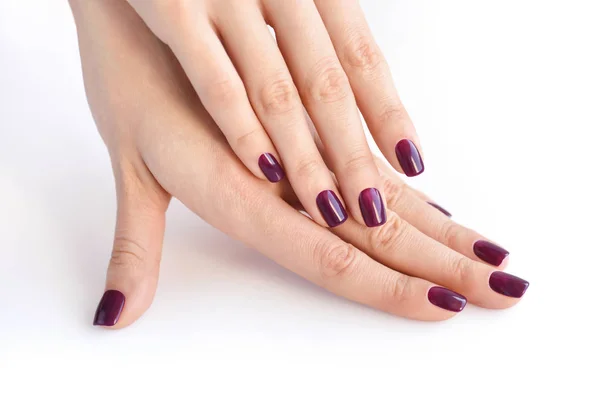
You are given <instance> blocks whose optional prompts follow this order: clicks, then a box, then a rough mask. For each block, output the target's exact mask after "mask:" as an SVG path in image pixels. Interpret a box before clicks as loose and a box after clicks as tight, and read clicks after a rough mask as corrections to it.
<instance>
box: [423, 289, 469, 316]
mask: <svg viewBox="0 0 600 400" xmlns="http://www.w3.org/2000/svg"><path fill="white" fill-rule="evenodd" d="M427 298H428V299H429V302H430V303H431V304H433V305H434V306H438V307H440V308H443V309H444V310H448V311H452V312H461V311H462V310H463V308H465V306H466V305H467V299H466V298H465V297H464V296H461V295H460V294H458V293H456V292H453V291H452V290H450V289H446V288H444V287H440V286H434V287H432V288H431V289H429V292H428V293H427Z"/></svg>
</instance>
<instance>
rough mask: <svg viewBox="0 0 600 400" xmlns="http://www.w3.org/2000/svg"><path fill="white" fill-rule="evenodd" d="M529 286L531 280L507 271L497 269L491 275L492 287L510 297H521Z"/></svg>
mask: <svg viewBox="0 0 600 400" xmlns="http://www.w3.org/2000/svg"><path fill="white" fill-rule="evenodd" d="M528 287H529V282H527V281H526V280H524V279H521V278H518V277H516V276H514V275H510V274H507V273H506V272H502V271H496V272H493V273H492V275H490V288H492V290H493V291H494V292H496V293H500V294H503V295H505V296H508V297H516V298H521V297H522V296H523V295H524V294H525V292H526V291H527V288H528Z"/></svg>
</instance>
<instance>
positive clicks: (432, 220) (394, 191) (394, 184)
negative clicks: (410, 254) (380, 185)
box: [380, 167, 509, 269]
mask: <svg viewBox="0 0 600 400" xmlns="http://www.w3.org/2000/svg"><path fill="white" fill-rule="evenodd" d="M380 171H381V173H382V174H383V176H384V190H385V193H386V196H387V198H388V206H389V208H390V209H391V210H394V211H395V212H396V213H397V214H398V215H399V216H400V217H401V218H402V219H403V220H405V221H407V222H408V223H409V224H411V225H412V226H414V227H415V228H417V229H418V230H419V231H421V232H423V233H424V234H426V235H427V236H429V237H430V238H432V239H435V240H436V241H438V242H440V243H443V244H444V245H446V246H447V247H449V248H451V249H453V250H455V251H457V252H459V253H461V254H463V255H464V256H466V257H468V258H470V259H472V260H475V261H480V262H484V263H487V264H490V265H492V266H495V267H498V268H500V269H504V268H506V266H507V265H508V259H509V252H508V251H507V250H505V249H503V248H502V247H500V246H498V245H497V244H495V243H493V242H492V241H490V240H489V239H488V238H486V237H485V236H483V235H481V234H479V233H477V232H476V231H474V230H472V229H469V228H467V227H464V226H462V225H460V224H458V223H456V222H454V221H452V220H451V219H450V218H449V215H448V214H449V213H448V212H447V211H446V212H445V213H444V211H445V210H444V209H443V208H441V207H440V206H438V205H437V204H435V203H433V202H431V201H429V202H426V201H423V199H422V198H421V197H420V196H419V194H418V192H416V191H415V190H414V189H412V188H411V187H410V186H408V185H407V184H406V183H404V182H403V181H402V180H401V179H400V178H399V177H398V174H397V173H395V172H394V171H391V170H390V169H389V168H387V169H386V168H384V167H382V168H381V169H380ZM431 206H433V207H431ZM439 211H442V212H439Z"/></svg>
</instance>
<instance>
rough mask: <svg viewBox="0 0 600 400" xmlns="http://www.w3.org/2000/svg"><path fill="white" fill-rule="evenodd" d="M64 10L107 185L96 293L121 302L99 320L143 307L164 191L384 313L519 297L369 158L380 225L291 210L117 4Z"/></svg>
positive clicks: (448, 224) (131, 315)
mask: <svg viewBox="0 0 600 400" xmlns="http://www.w3.org/2000/svg"><path fill="white" fill-rule="evenodd" d="M72 8H73V13H74V15H75V20H76V23H77V30H78V37H79V45H80V51H81V59H82V66H83V73H84V81H85V87H86V92H87V95H88V100H89V104H90V108H91V110H92V113H93V116H94V119H95V121H96V124H97V126H98V129H99V131H100V134H101V135H102V138H103V139H104V141H105V143H106V145H107V147H108V150H109V153H110V156H111V160H112V166H113V171H114V175H115V181H116V188H117V201H118V215H117V224H116V230H115V241H114V246H113V252H112V257H111V259H110V263H109V267H108V273H107V280H106V289H107V290H118V291H119V292H121V293H123V294H124V296H125V298H126V302H125V305H124V308H123V310H122V312H121V313H120V316H119V318H118V321H116V322H115V324H114V326H112V328H123V327H126V326H128V325H130V324H131V323H133V322H134V321H135V320H137V319H138V318H139V317H140V316H141V315H142V314H143V313H144V312H145V311H146V310H147V309H148V307H149V306H150V304H151V303H152V299H153V297H154V293H155V290H156V285H157V282H158V270H159V264H160V259H161V251H162V241H163V235H164V230H165V212H166V210H167V207H168V205H169V201H170V199H171V198H172V197H176V198H178V199H179V200H180V201H181V202H182V203H183V204H185V205H186V206H187V207H188V208H190V209H191V210H192V211H193V212H194V213H196V214H197V215H198V216H199V217H201V218H202V219H204V220H205V221H207V222H208V223H210V224H211V225H213V226H214V227H216V228H217V229H220V230H222V231H223V232H225V233H227V234H228V235H230V236H231V237H233V238H234V239H237V240H240V241H242V242H244V243H246V244H247V245H249V246H251V247H253V248H255V249H257V250H258V251H260V252H261V253H263V254H264V255H265V256H267V257H269V258H271V259H273V260H274V261H275V262H277V263H278V264H280V265H282V266H283V267H285V268H288V269H289V270H291V271H293V272H294V273H296V274H298V275H301V276H302V277H304V278H306V279H308V280H309V281H311V282H314V283H315V284H317V285H319V286H322V287H324V288H326V289H327V290H330V291H331V292H333V293H336V294H338V295H340V296H343V297H346V298H348V299H350V300H352V301H356V302H359V303H363V304H366V305H368V306H370V307H373V308H376V309H380V310H383V311H386V312H389V313H392V314H394V315H398V316H402V317H406V318H411V319H418V320H426V321H441V320H445V319H448V318H451V317H453V316H455V315H456V314H457V311H450V310H448V309H444V308H442V307H440V306H438V305H436V304H434V303H433V302H432V301H431V298H430V292H431V290H432V288H438V287H444V288H447V289H449V290H451V291H452V292H456V293H457V294H460V295H463V296H465V297H466V298H467V299H468V300H469V302H470V303H472V304H475V305H478V306H480V307H485V308H493V309H500V308H508V307H511V306H513V305H515V304H516V303H517V302H518V301H519V298H516V297H510V296H507V295H503V294H500V293H498V292H497V291H494V290H492V288H491V287H490V283H489V282H490V276H491V275H492V274H493V273H494V272H497V271H499V270H503V269H504V268H505V267H506V262H503V263H502V264H501V265H500V266H498V267H495V266H491V265H489V264H485V263H483V262H481V260H480V259H479V258H478V257H477V256H476V255H475V254H474V252H473V243H475V242H476V241H478V240H482V239H485V238H484V237H483V236H481V235H480V234H478V233H477V232H475V231H473V230H470V229H468V228H465V227H463V226H461V225H459V224H457V223H455V222H453V221H452V220H451V219H450V218H448V217H447V216H446V215H444V214H443V213H441V212H439V211H438V210H437V209H435V208H433V207H431V206H430V205H429V204H428V203H427V201H428V200H429V199H428V198H427V197H426V196H425V195H423V194H421V193H419V192H417V191H415V190H413V189H412V188H410V187H409V186H407V185H406V184H405V183H403V182H402V180H401V179H400V178H399V177H398V174H397V173H396V171H394V170H392V169H391V168H389V167H388V166H387V165H386V164H385V162H384V161H382V160H377V159H374V161H373V166H374V167H373V168H374V170H375V171H376V174H377V179H378V180H379V181H380V187H381V190H382V193H385V195H386V197H387V213H388V221H387V223H386V224H384V225H382V226H379V227H372V228H369V227H366V226H364V224H362V223H361V222H360V221H358V220H357V219H356V218H353V217H351V218H349V219H348V220H347V221H346V222H345V223H344V224H342V225H340V226H338V227H336V228H333V229H328V228H327V227H323V226H321V225H320V224H318V223H316V222H315V221H313V220H312V219H311V218H308V217H306V216H304V215H302V214H301V213H300V212H298V210H297V209H298V208H299V207H300V206H301V204H304V203H303V202H302V201H301V200H302V199H301V196H300V195H298V194H297V191H296V190H295V187H294V185H293V184H292V187H290V186H289V185H288V184H287V183H286V182H285V181H282V182H279V183H277V184H272V183H270V182H267V181H265V180H264V179H257V178H256V177H255V176H253V175H252V174H251V173H250V172H249V171H248V169H247V168H246V167H245V166H244V164H242V163H241V162H240V161H239V159H238V158H237V157H236V154H235V153H234V152H233V151H232V149H231V147H230V146H229V144H228V142H227V141H226V139H225V136H226V134H224V133H223V132H222V131H221V129H219V126H218V125H217V123H215V122H214V121H213V119H212V118H211V115H210V114H209V113H208V112H207V111H206V110H205V109H204V107H203V106H202V103H201V102H200V100H199V98H198V95H197V93H196V91H195V90H194V86H193V85H192V84H191V83H190V79H189V78H188V77H187V76H186V71H184V69H182V68H181V67H180V65H179V63H178V62H177V59H176V57H175V56H174V55H173V52H172V51H171V50H170V49H169V47H168V46H167V45H165V44H164V43H163V42H161V41H160V40H159V39H158V38H157V37H156V36H155V35H154V34H153V33H152V32H151V30H150V29H148V27H147V26H146V25H145V24H144V21H143V20H142V19H141V18H140V17H139V15H137V14H136V12H135V11H134V10H133V9H132V8H131V7H130V6H129V5H128V4H127V3H125V2H123V1H120V0H104V1H102V2H94V1H87V2H82V3H77V2H72ZM303 118H304V117H303ZM308 125H309V124H307V126H308ZM309 134H310V133H309ZM311 141H312V139H311ZM311 143H312V145H313V146H314V148H315V151H317V153H316V154H320V153H319V151H318V148H319V146H318V145H317V144H315V143H314V141H312V142H311ZM324 155H325V157H324V159H326V160H327V161H329V163H326V162H325V161H323V165H324V166H325V167H324V168H326V172H327V174H328V176H329V177H330V179H332V185H333V187H335V185H336V177H337V175H336V174H332V173H331V172H330V170H329V169H328V168H327V165H329V166H330V167H331V168H332V170H333V172H334V173H335V168H334V166H335V162H334V161H331V160H330V159H331V157H330V155H329V154H326V152H325V153H324ZM340 184H341V183H340ZM461 309H462V308H461Z"/></svg>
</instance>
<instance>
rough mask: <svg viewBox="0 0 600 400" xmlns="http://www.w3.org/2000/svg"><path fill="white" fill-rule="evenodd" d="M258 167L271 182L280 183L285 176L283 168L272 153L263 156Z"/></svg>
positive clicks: (259, 159)
mask: <svg viewBox="0 0 600 400" xmlns="http://www.w3.org/2000/svg"><path fill="white" fill-rule="evenodd" d="M258 166H259V167H260V170H261V171H262V172H263V174H265V176H266V177H267V179H268V180H269V181H270V182H273V183H275V182H279V181H280V180H282V179H283V177H284V176H285V174H284V172H283V168H281V165H280V164H279V162H278V161H277V159H276V158H275V157H273V154H271V153H265V154H262V155H261V156H260V157H259V158H258Z"/></svg>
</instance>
